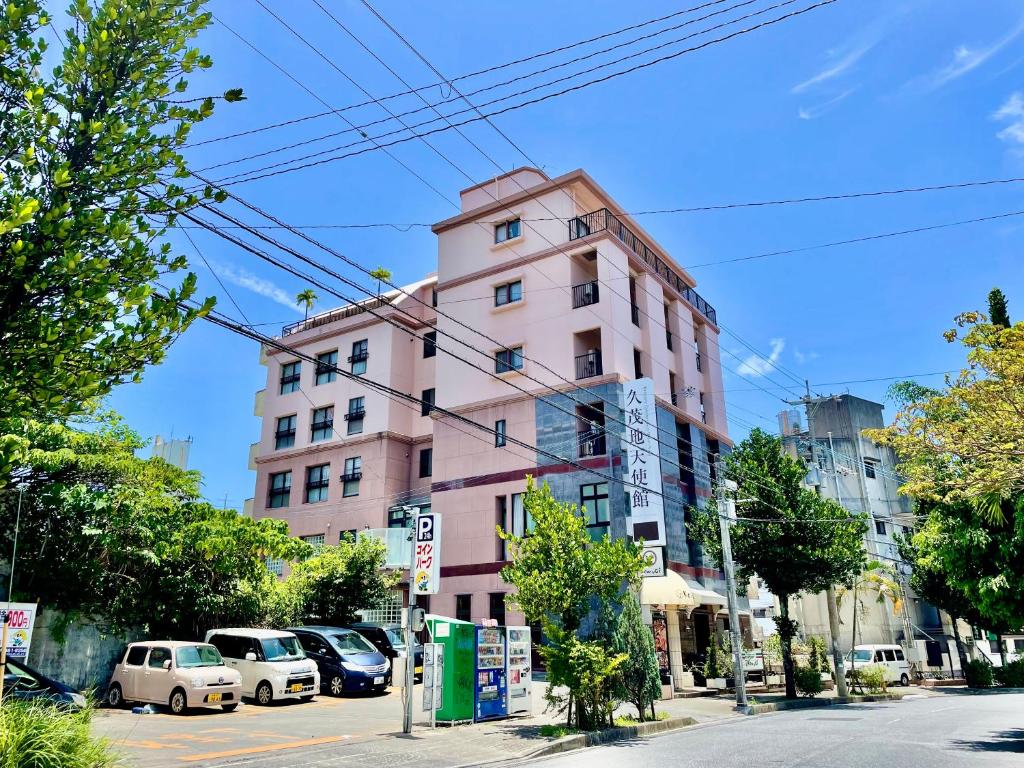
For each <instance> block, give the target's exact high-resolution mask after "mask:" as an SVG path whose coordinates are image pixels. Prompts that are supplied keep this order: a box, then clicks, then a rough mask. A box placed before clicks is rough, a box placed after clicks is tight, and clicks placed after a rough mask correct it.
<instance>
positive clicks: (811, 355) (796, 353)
mask: <svg viewBox="0 0 1024 768" xmlns="http://www.w3.org/2000/svg"><path fill="white" fill-rule="evenodd" d="M793 357H794V358H796V361H797V362H798V363H799V364H800V365H803V364H804V363H806V362H807V361H808V360H817V359H818V353H817V352H801V351H800V350H799V349H794V350H793Z"/></svg>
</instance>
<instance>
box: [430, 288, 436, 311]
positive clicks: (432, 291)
mask: <svg viewBox="0 0 1024 768" xmlns="http://www.w3.org/2000/svg"><path fill="white" fill-rule="evenodd" d="M430 306H432V307H436V306H437V288H431V289H430Z"/></svg>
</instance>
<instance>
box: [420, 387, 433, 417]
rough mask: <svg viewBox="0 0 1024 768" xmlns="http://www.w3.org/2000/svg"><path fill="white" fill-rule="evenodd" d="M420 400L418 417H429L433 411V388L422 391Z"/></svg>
mask: <svg viewBox="0 0 1024 768" xmlns="http://www.w3.org/2000/svg"><path fill="white" fill-rule="evenodd" d="M420 400H421V402H420V416H429V415H430V412H431V411H432V410H434V388H433V387H431V388H430V389H424V390H423V396H422V397H421V398H420Z"/></svg>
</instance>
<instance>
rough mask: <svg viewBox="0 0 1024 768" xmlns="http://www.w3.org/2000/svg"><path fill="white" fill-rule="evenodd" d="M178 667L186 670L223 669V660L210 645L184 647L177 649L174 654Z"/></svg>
mask: <svg viewBox="0 0 1024 768" xmlns="http://www.w3.org/2000/svg"><path fill="white" fill-rule="evenodd" d="M174 658H175V660H176V661H177V662H178V666H179V667H182V668H185V669H188V668H190V667H223V666H224V659H222V658H221V657H220V653H219V652H218V651H217V649H216V648H214V647H213V646H212V645H186V646H183V647H181V648H179V649H178V650H177V651H176V652H175V654H174Z"/></svg>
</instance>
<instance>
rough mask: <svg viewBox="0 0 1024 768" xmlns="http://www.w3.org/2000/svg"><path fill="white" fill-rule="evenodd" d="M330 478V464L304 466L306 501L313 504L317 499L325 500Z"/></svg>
mask: <svg viewBox="0 0 1024 768" xmlns="http://www.w3.org/2000/svg"><path fill="white" fill-rule="evenodd" d="M330 480H331V465H330V464H317V465H316V466H315V467H306V503H307V504H315V503H316V502H318V501H327V486H328V485H329V484H330ZM320 543H321V544H322V543H323V542H320Z"/></svg>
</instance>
